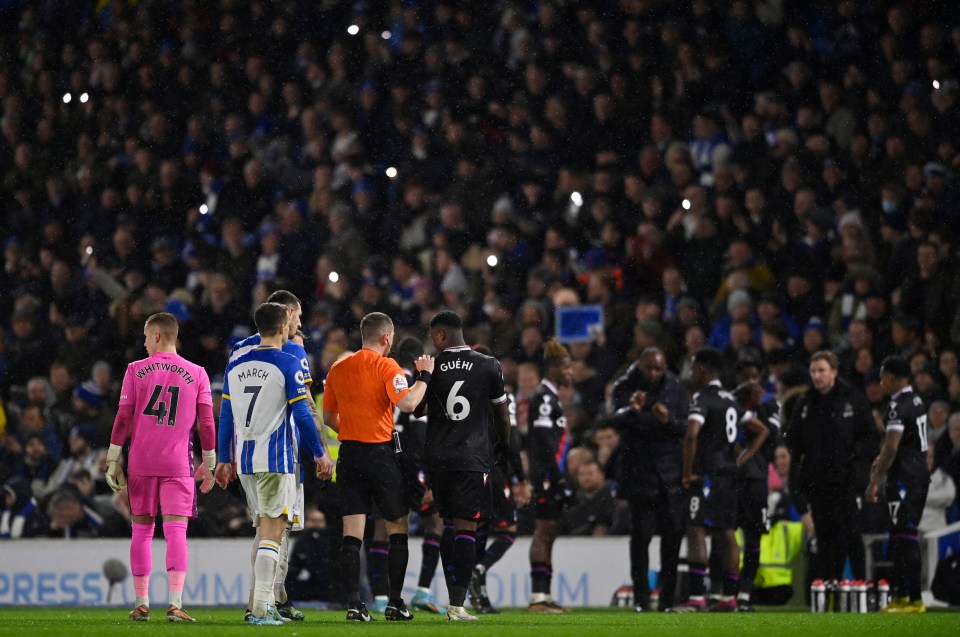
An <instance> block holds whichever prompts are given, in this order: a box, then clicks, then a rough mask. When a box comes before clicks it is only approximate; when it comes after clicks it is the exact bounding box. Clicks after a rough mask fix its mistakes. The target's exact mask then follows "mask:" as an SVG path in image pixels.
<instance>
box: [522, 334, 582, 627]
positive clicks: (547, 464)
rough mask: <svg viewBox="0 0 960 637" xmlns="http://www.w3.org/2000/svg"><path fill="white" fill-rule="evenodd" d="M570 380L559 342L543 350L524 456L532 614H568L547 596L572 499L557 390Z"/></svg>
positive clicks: (549, 343) (567, 356)
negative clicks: (529, 488) (531, 506)
mask: <svg viewBox="0 0 960 637" xmlns="http://www.w3.org/2000/svg"><path fill="white" fill-rule="evenodd" d="M572 382H573V364H572V362H571V359H570V353H569V352H567V348H565V347H564V346H563V345H561V344H560V342H559V341H558V340H557V339H555V338H554V339H551V340H549V341H547V343H546V344H545V345H544V346H543V380H541V381H540V386H539V387H537V391H535V392H534V394H533V396H531V397H530V410H529V416H528V417H529V429H528V431H527V454H528V455H529V458H530V481H531V482H532V483H533V494H534V495H533V501H534V503H535V506H536V522H535V523H534V528H533V540H532V541H531V542H530V582H531V584H530V586H531V589H532V591H531V595H530V605H529V606H528V610H529V611H530V612H533V613H552V614H557V613H566V612H567V609H566V608H564V607H563V606H560V605H559V604H557V603H556V602H555V601H553V598H552V597H551V596H550V584H551V581H552V579H553V543H554V541H556V539H557V535H558V534H559V532H560V519H561V518H562V517H563V510H564V508H565V507H566V506H567V504H569V503H570V501H571V499H572V498H573V488H572V487H571V486H570V485H568V484H567V482H566V478H565V477H564V476H565V474H566V458H567V448H568V447H569V444H570V441H569V438H568V434H567V418H566V416H564V415H563V406H562V405H561V404H560V394H559V392H560V387H565V386H568V385H570V383H572Z"/></svg>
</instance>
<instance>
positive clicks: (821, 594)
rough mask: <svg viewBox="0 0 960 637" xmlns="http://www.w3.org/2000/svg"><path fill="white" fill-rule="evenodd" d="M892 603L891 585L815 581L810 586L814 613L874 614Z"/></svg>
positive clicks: (811, 609) (859, 581) (854, 581)
mask: <svg viewBox="0 0 960 637" xmlns="http://www.w3.org/2000/svg"><path fill="white" fill-rule="evenodd" d="M889 601H890V584H889V583H888V582H887V580H883V579H882V580H880V581H879V582H877V583H876V584H874V583H873V582H864V581H863V580H853V581H850V580H842V581H840V582H838V581H837V580H830V581H828V582H825V581H823V580H821V579H815V580H813V582H812V583H811V584H810V611H811V612H814V613H830V612H832V613H873V612H876V611H879V610H880V609H881V608H884V607H885V606H886V605H887V603H888V602H889Z"/></svg>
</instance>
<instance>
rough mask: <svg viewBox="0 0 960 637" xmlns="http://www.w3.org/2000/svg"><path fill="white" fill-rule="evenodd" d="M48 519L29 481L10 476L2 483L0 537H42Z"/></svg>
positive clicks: (14, 538) (45, 530)
mask: <svg viewBox="0 0 960 637" xmlns="http://www.w3.org/2000/svg"><path fill="white" fill-rule="evenodd" d="M48 526H49V521H48V520H47V518H46V517H44V515H43V512H42V511H41V510H40V506H39V505H38V504H37V499H36V498H34V497H33V494H32V493H31V490H30V483H29V482H27V481H26V480H24V479H23V478H11V479H10V480H7V481H6V482H5V483H4V485H3V509H2V512H0V539H13V540H16V539H19V538H31V537H43V536H44V535H46V534H47V527H48Z"/></svg>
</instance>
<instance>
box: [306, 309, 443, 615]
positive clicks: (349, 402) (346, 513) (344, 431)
mask: <svg viewBox="0 0 960 637" xmlns="http://www.w3.org/2000/svg"><path fill="white" fill-rule="evenodd" d="M360 337H361V339H362V341H363V348H362V349H361V350H360V351H358V352H356V353H354V354H351V355H350V356H347V357H346V358H343V359H341V360H339V361H337V362H336V363H334V364H333V366H332V367H331V368H330V371H329V372H328V373H327V379H326V381H325V384H324V394H323V421H324V423H326V425H327V426H328V427H330V428H331V429H332V430H334V431H336V432H337V433H338V437H339V439H340V456H339V458H338V460H337V485H338V486H339V487H340V510H341V512H342V514H343V544H342V546H341V549H340V558H341V568H342V576H343V585H344V589H346V593H347V620H348V621H365V622H368V621H372V620H373V617H371V615H370V613H369V611H367V608H366V606H364V604H363V602H362V601H360V549H361V548H362V547H363V540H362V538H363V534H364V528H365V526H366V520H367V515H369V514H370V512H371V507H370V503H371V501H373V502H375V503H376V505H377V509H378V510H379V511H380V515H382V516H383V519H384V521H385V523H386V526H387V534H388V538H389V553H388V555H387V572H388V576H389V580H390V584H389V587H388V590H389V596H390V599H389V601H388V602H387V607H386V609H384V618H386V619H387V620H388V621H408V620H411V619H413V614H412V613H411V612H410V611H409V610H408V609H407V607H406V604H404V602H403V577H404V575H405V574H406V571H407V561H408V558H409V549H408V547H407V499H406V494H405V489H404V484H403V482H404V481H403V467H402V466H401V463H400V460H399V456H400V452H401V448H400V446H399V445H398V444H397V442H396V438H395V435H396V432H395V430H394V426H393V408H394V406H396V407H397V408H399V409H400V411H402V412H404V413H411V412H413V410H414V409H415V408H416V407H417V405H418V404H420V401H421V399H422V398H423V395H424V393H425V392H426V389H427V384H428V383H429V382H430V372H431V371H433V358H432V357H430V356H420V357H418V358H417V360H416V361H415V366H416V368H417V374H416V377H415V381H414V383H413V385H412V386H411V385H410V384H409V383H408V382H407V377H406V375H405V374H404V373H403V370H402V369H401V368H400V365H398V364H397V362H396V361H395V360H393V359H392V358H389V355H390V350H391V349H392V348H393V339H394V330H393V321H392V320H391V319H390V317H389V316H387V315H386V314H383V313H381V312H371V313H370V314H367V315H366V316H364V317H363V319H362V320H361V321H360Z"/></svg>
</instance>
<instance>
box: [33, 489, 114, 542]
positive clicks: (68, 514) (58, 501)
mask: <svg viewBox="0 0 960 637" xmlns="http://www.w3.org/2000/svg"><path fill="white" fill-rule="evenodd" d="M47 516H48V517H49V518H50V528H49V530H48V534H49V535H50V537H65V538H94V537H123V536H124V535H125V534H126V533H127V522H126V521H125V520H123V518H122V516H120V515H119V514H114V515H109V516H107V517H104V516H102V515H100V513H98V512H97V511H96V510H95V509H94V508H93V506H92V505H90V504H86V503H84V501H83V497H82V496H81V495H80V494H79V493H78V492H77V490H76V488H75V487H73V486H64V487H61V488H60V489H58V490H57V491H56V492H54V494H53V496H52V497H51V498H50V504H48V505H47Z"/></svg>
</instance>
